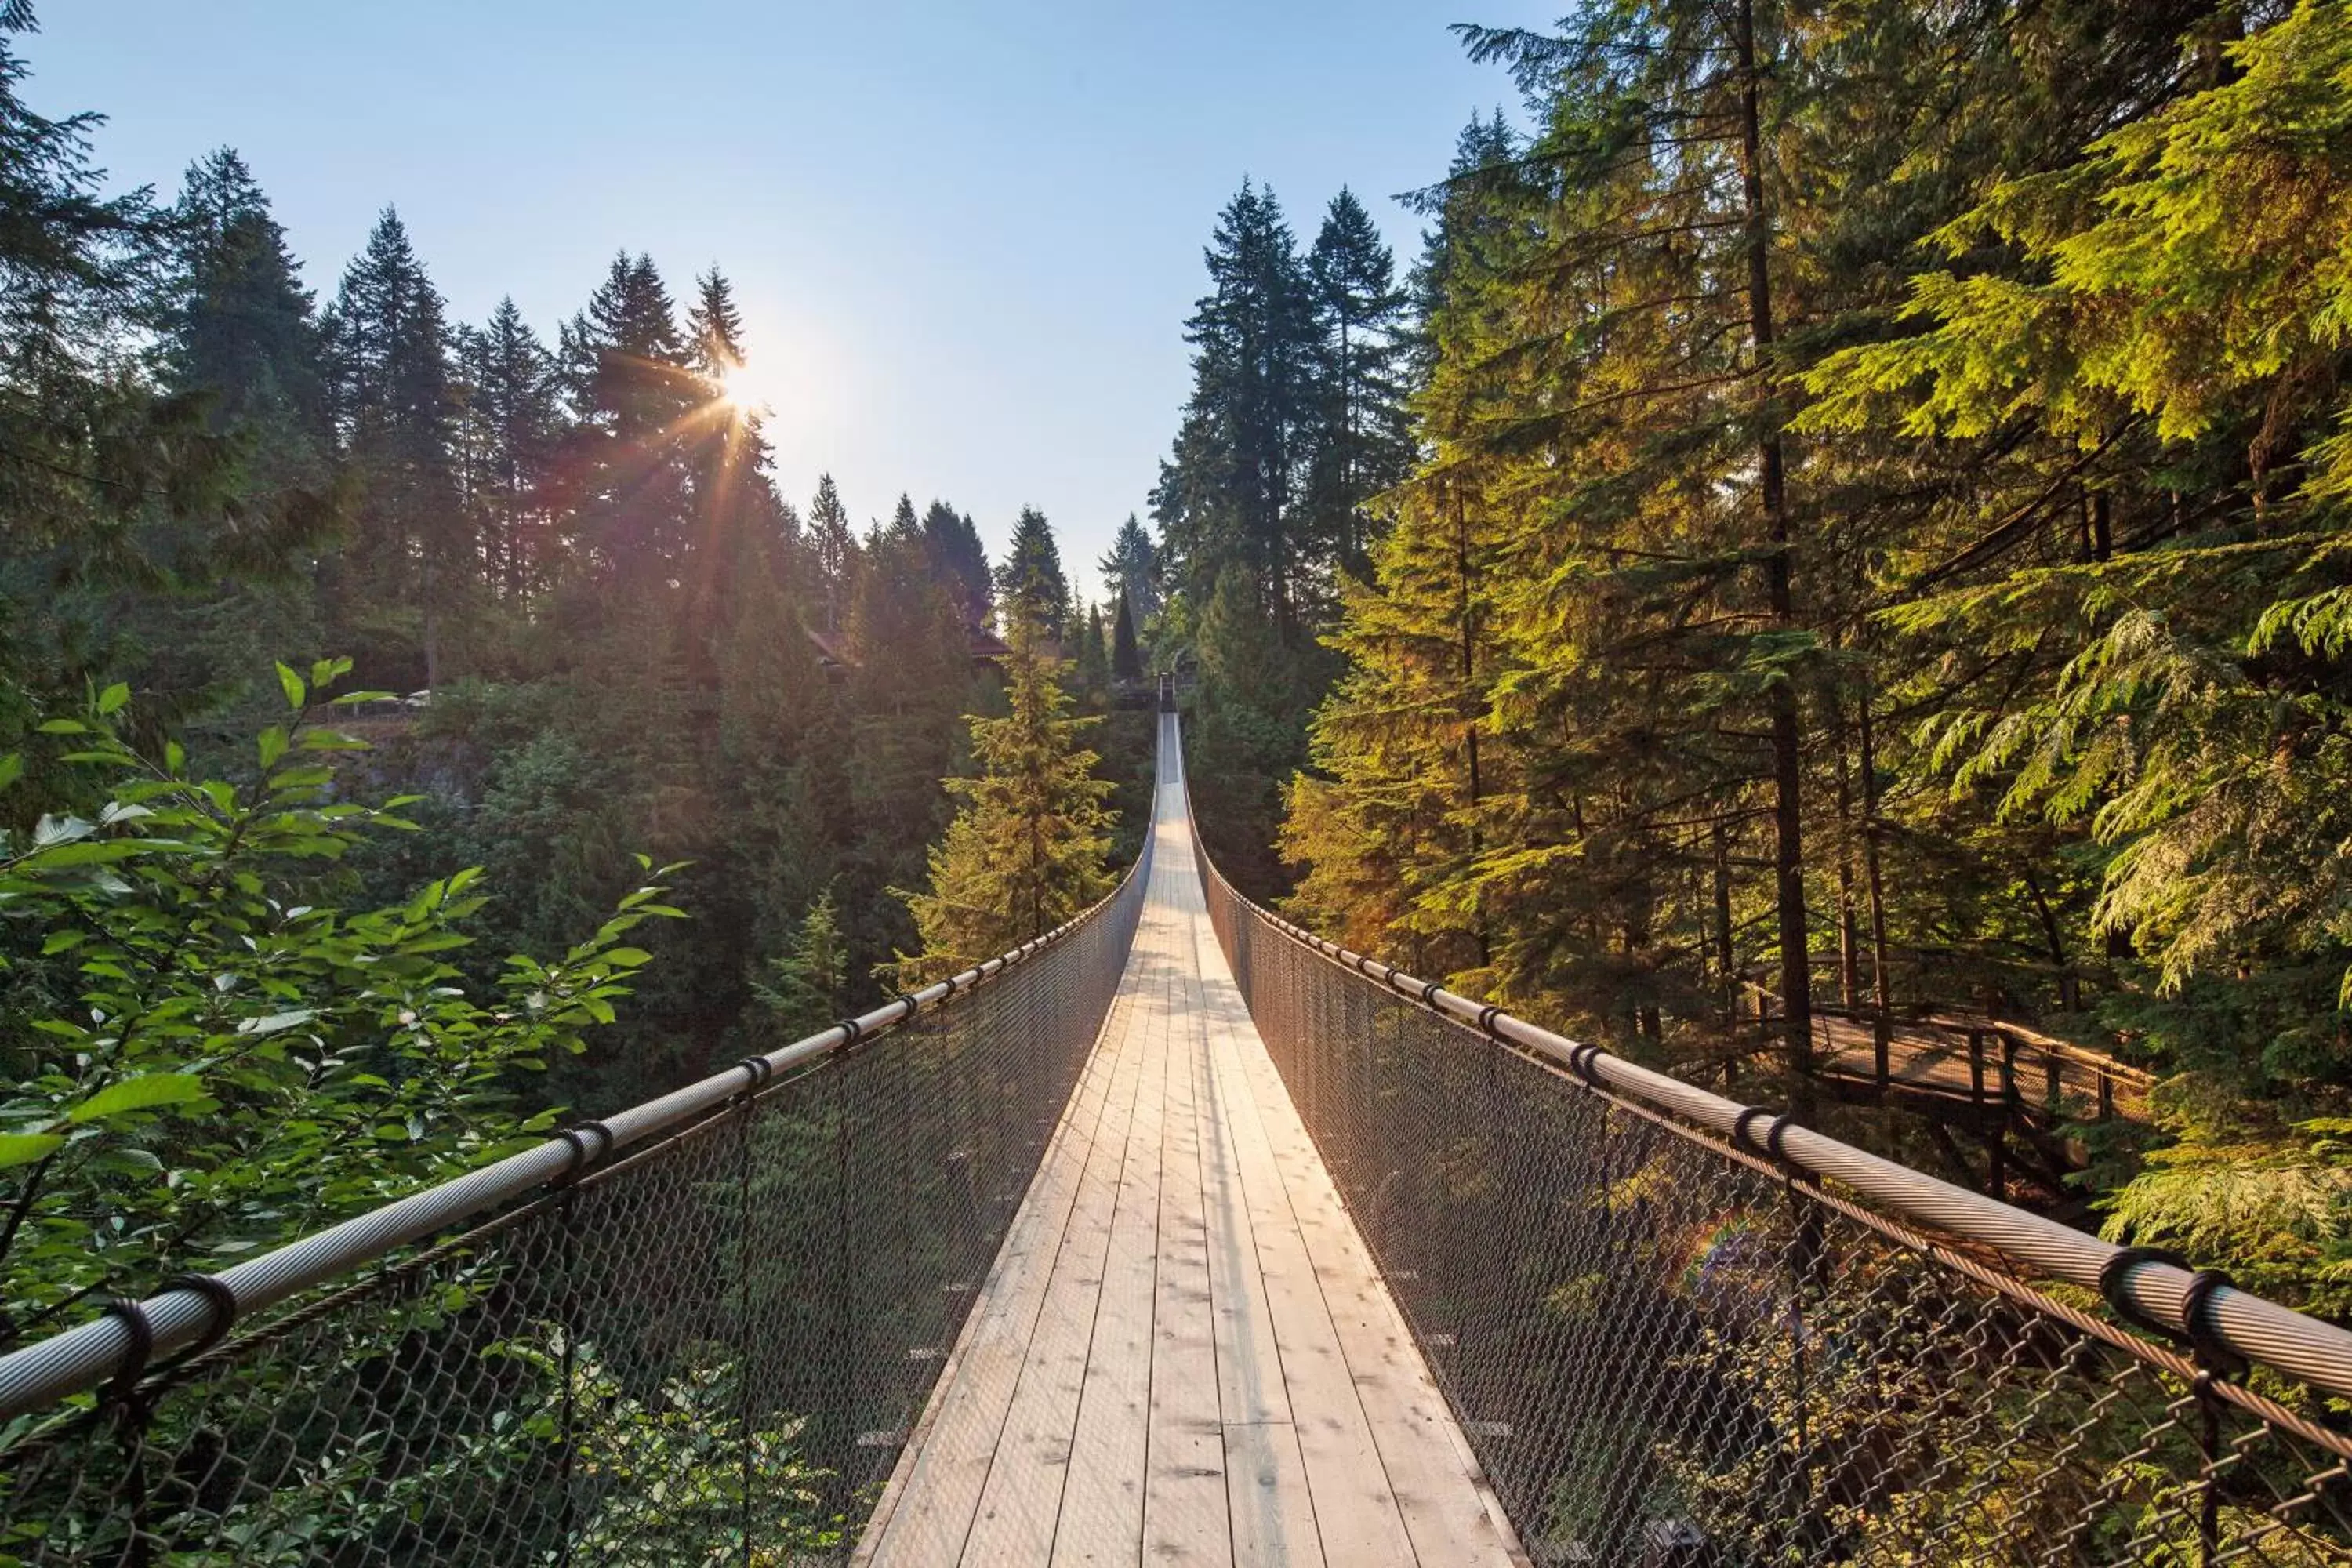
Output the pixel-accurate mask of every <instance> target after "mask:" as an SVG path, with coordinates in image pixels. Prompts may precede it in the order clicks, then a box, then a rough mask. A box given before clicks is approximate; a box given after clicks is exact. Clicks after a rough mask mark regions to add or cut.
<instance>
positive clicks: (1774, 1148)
mask: <svg viewBox="0 0 2352 1568" xmlns="http://www.w3.org/2000/svg"><path fill="white" fill-rule="evenodd" d="M1760 1117H1769V1118H1770V1119H1771V1123H1772V1124H1771V1125H1770V1126H1769V1127H1767V1128H1766V1129H1765V1130H1764V1138H1763V1141H1762V1142H1758V1141H1757V1139H1756V1136H1755V1134H1753V1133H1751V1132H1750V1131H1748V1123H1749V1122H1750V1121H1756V1120H1757V1119H1759V1118H1760ZM1795 1125H1796V1122H1795V1121H1794V1119H1792V1118H1790V1117H1788V1116H1785V1115H1781V1114H1779V1113H1777V1112H1774V1111H1770V1110H1765V1109H1764V1108H1763V1107H1762V1106H1758V1105H1751V1106H1749V1107H1748V1109H1747V1110H1743V1111H1741V1112H1740V1113H1739V1114H1738V1116H1737V1117H1735V1118H1733V1119H1732V1123H1731V1143H1732V1147H1734V1148H1736V1149H1738V1150H1741V1151H1743V1152H1747V1153H1749V1154H1753V1155H1755V1156H1757V1157H1758V1158H1759V1159H1764V1160H1772V1161H1777V1162H1778V1163H1780V1165H1781V1166H1782V1167H1784V1168H1786V1167H1789V1166H1791V1165H1792V1164H1793V1163H1794V1162H1793V1161H1791V1160H1790V1158H1789V1152H1788V1150H1786V1149H1784V1148H1782V1147H1781V1144H1780V1141H1781V1140H1782V1139H1783V1138H1786V1137H1787V1136H1788V1135H1789V1129H1790V1128H1791V1127H1793V1126H1795Z"/></svg>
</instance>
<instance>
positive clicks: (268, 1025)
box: [236, 1007, 319, 1035]
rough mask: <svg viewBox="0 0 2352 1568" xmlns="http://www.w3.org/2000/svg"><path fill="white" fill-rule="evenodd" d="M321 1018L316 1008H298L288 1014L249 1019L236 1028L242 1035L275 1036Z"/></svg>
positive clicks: (272, 1014) (274, 1014) (273, 1014)
mask: <svg viewBox="0 0 2352 1568" xmlns="http://www.w3.org/2000/svg"><path fill="white" fill-rule="evenodd" d="M317 1016H319V1010H318V1009H317V1008H316V1007H297V1008H295V1009H294V1010H293V1011H291V1012H288V1013H271V1014H268V1015H267V1016H263V1017H259V1018H247V1020H246V1021H245V1022H244V1023H242V1024H239V1025H238V1026H236V1032H237V1033H238V1034H240V1035H274V1034H276V1033H278V1031H279V1030H280V1029H299V1028H300V1027H301V1026H303V1025H305V1024H307V1023H309V1022H310V1020H311V1019H313V1018H315V1017H317Z"/></svg>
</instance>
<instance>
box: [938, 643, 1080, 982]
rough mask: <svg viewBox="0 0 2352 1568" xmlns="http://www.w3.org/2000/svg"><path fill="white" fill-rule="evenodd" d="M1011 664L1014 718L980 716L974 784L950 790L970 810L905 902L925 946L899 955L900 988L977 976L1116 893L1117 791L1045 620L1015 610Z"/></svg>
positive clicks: (974, 733) (961, 813)
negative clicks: (1098, 773) (1112, 864)
mask: <svg viewBox="0 0 2352 1568" xmlns="http://www.w3.org/2000/svg"><path fill="white" fill-rule="evenodd" d="M1011 613H1012V621H1011V624H1010V626H1008V627H1007V628H1006V629H1007V631H1008V633H1009V634H1010V637H1009V640H1010V642H1011V645H1012V651H1011V652H1010V653H1008V654H1007V655H1006V656H1005V658H1004V661H1003V669H1004V680H1005V696H1006V702H1007V705H1008V708H1009V711H1008V712H1007V713H1006V715H1005V716H1004V717H1003V718H1001V719H990V718H982V717H980V716H977V715H975V716H973V717H972V718H971V721H970V723H971V756H972V763H973V766H974V768H975V770H976V776H973V777H970V778H956V779H950V781H948V788H949V790H950V792H951V793H952V794H953V795H954V796H955V798H956V799H957V800H958V801H959V802H961V806H960V809H959V810H958V811H957V813H956V816H955V820H954V821H953V822H952V823H950V825H949V826H948V830H947V834H946V837H944V838H942V839H941V840H940V843H939V844H938V845H937V846H935V847H933V848H932V850H931V852H930V887H929V890H928V891H925V892H910V893H908V894H906V895H904V896H905V898H906V900H907V904H908V909H909V910H911V911H912V912H913V914H914V918H915V924H916V927H917V930H918V931H919V933H920V936H921V940H922V951H921V953H920V954H919V956H910V955H908V954H905V953H901V954H900V955H899V959H898V964H897V966H896V973H897V974H898V977H899V980H900V983H901V984H913V983H916V982H918V981H922V982H929V981H931V980H936V979H939V978H940V977H942V976H944V975H949V974H953V973H958V972H960V971H961V970H964V969H967V968H970V967H971V965H973V964H975V963H980V962H981V961H982V960H983V959H985V958H988V957H992V956H993V955H994V954H996V953H1000V952H1008V951H1010V950H1011V949H1013V948H1014V947H1018V946H1019V945H1020V944H1021V943H1023V942H1027V941H1029V940H1030V939H1031V938H1033V937H1037V936H1042V935H1043V934H1045V932H1046V931H1051V930H1052V929H1053V928H1054V927H1055V926H1056V925H1059V924H1060V923H1061V922H1062V921H1066V920H1067V919H1069V918H1070V917H1071V916H1072V915H1075V914H1076V913H1078V912H1079V911H1080V910H1084V909H1086V908H1087V906H1088V905H1090V904H1092V903H1094V902H1095V901H1096V900H1098V899H1100V898H1102V897H1103V896H1104V895H1105V894H1107V893H1108V892H1109V891H1110V889H1111V888H1112V886H1113V885H1114V883H1115V881H1116V879H1115V878H1114V877H1113V875H1112V874H1111V872H1110V871H1109V870H1108V868H1107V867H1106V865H1105V863H1104V858H1105V855H1106V854H1107V852H1108V849H1109V847H1110V828H1111V826H1112V824H1111V816H1110V813H1109V810H1108V807H1106V805H1104V800H1105V798H1106V797H1107V796H1108V795H1109V794H1110V791H1111V785H1110V784H1107V783H1105V782H1104V781H1102V780H1100V779H1097V778H1096V777H1095V776H1094V770H1095V765H1096V763H1097V762H1098V761H1100V759H1099V758H1098V757H1097V755H1096V753H1095V752H1092V751H1090V750H1087V748H1086V746H1085V745H1084V744H1083V743H1082V742H1081V739H1080V738H1081V737H1082V736H1083V735H1084V734H1085V732H1086V731H1087V727H1088V726H1090V725H1092V724H1093V723H1095V722H1096V721H1095V720H1092V719H1087V718H1078V717H1074V716H1072V715H1071V713H1070V711H1069V708H1070V697H1069V694H1068V693H1067V692H1066V691H1065V690H1064V689H1062V684H1061V682H1060V680H1058V679H1056V678H1055V660H1053V659H1051V658H1048V657H1047V656H1046V654H1045V647H1044V644H1045V627H1044V626H1043V625H1042V624H1041V623H1040V622H1039V620H1038V619H1037V617H1036V616H1033V615H1028V614H1024V613H1022V611H1021V609H1020V607H1019V605H1018V604H1017V602H1016V603H1015V604H1014V605H1012V607H1011Z"/></svg>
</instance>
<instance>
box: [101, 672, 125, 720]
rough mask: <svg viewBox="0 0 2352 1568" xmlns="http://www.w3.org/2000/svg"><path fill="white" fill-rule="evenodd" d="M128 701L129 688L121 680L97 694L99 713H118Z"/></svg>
mask: <svg viewBox="0 0 2352 1568" xmlns="http://www.w3.org/2000/svg"><path fill="white" fill-rule="evenodd" d="M130 702H131V688H130V686H129V685H128V684H126V683H125V682H123V681H120V680H118V681H116V682H115V683H114V684H113V685H111V686H110V687H108V688H107V689H105V690H103V691H101V692H100V693H99V694H98V710H99V711H100V713H120V712H121V711H122V710H123V709H124V708H126V707H127V706H129V705H130Z"/></svg>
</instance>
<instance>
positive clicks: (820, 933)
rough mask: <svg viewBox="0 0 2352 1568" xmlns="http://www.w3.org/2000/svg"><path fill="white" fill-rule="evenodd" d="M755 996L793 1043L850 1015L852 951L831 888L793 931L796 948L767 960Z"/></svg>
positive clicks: (754, 992)
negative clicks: (850, 955)
mask: <svg viewBox="0 0 2352 1568" xmlns="http://www.w3.org/2000/svg"><path fill="white" fill-rule="evenodd" d="M751 990H752V994H754V995H756V996H757V997H758V998H759V1000H760V1002H761V1005H763V1006H765V1007H766V1008H767V1009H768V1012H769V1015H770V1016H771V1018H772V1020H773V1022H774V1025H775V1027H776V1031H777V1032H778V1033H779V1034H780V1035H782V1036H783V1037H786V1038H788V1039H796V1038H799V1037H803V1036H805V1035H810V1034H814V1032H816V1031H817V1030H819V1029H821V1028H824V1026H826V1025H828V1024H831V1023H834V1022H835V1021H837V1020H839V1019H840V1018H841V1017H842V1016H844V1015H845V1014H846V1013H847V1012H848V1011H849V947H848V942H847V941H846V939H845V933H844V932H843V931H842V928H841V912H840V910H839V908H838V907H837V906H836V905H835V901H834V896H833V889H831V888H830V887H828V888H826V889H825V890H824V892H822V893H819V894H818V895H817V897H816V900H815V901H814V903H812V904H810V905H809V907H808V911H807V913H805V914H803V916H802V917H801V920H800V923H799V924H798V925H797V926H795V927H794V928H793V939H792V946H791V948H790V950H789V951H788V952H785V953H784V954H783V956H782V957H781V958H772V959H770V960H769V961H768V973H767V977H766V978H765V979H764V980H755V981H754V982H752V984H751Z"/></svg>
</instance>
